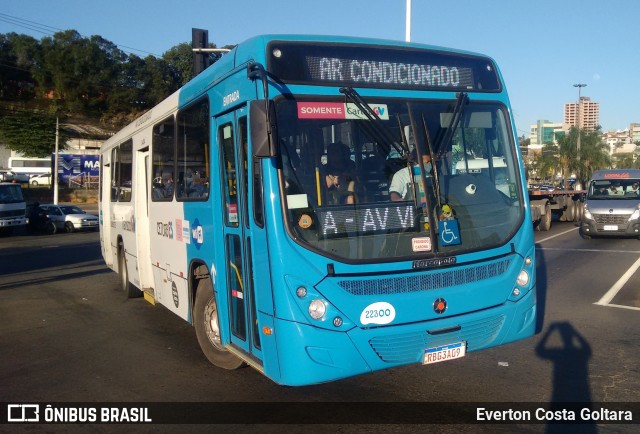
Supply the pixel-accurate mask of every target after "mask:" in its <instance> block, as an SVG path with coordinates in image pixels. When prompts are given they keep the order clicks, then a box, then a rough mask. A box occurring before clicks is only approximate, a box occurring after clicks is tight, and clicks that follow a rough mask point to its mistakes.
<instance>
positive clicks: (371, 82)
mask: <svg viewBox="0 0 640 434" xmlns="http://www.w3.org/2000/svg"><path fill="white" fill-rule="evenodd" d="M268 65H269V66H268V69H269V70H270V72H273V74H274V75H275V76H277V77H278V78H279V79H281V80H283V81H285V82H289V83H309V84H320V85H322V84H324V85H336V86H353V87H382V88H398V89H413V90H453V91H458V90H461V91H481V92H494V91H498V90H500V85H499V81H498V76H497V72H496V69H495V66H494V65H493V63H492V61H491V60H490V59H488V58H483V57H480V56H472V55H466V54H464V55H463V54H454V53H442V52H439V51H435V50H416V49H407V48H398V47H386V46H381V47H379V48H371V47H366V48H365V47H357V46H350V45H322V44H320V45H317V44H313V45H311V44H305V43H293V42H287V43H275V42H274V43H272V44H271V56H270V57H269V64H268Z"/></svg>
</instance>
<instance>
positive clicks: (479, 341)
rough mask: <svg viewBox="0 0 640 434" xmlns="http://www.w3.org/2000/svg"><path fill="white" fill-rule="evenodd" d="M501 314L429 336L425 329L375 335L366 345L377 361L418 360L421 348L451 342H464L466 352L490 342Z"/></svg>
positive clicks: (421, 352)
mask: <svg viewBox="0 0 640 434" xmlns="http://www.w3.org/2000/svg"><path fill="white" fill-rule="evenodd" d="M504 320H505V316H504V315H496V316H492V317H489V318H483V319H481V320H477V321H471V322H468V323H463V324H461V326H462V328H461V329H460V330H458V331H456V332H451V333H445V334H442V335H430V334H429V333H428V332H427V331H426V330H424V331H419V332H414V333H407V334H402V335H392V336H381V337H375V338H373V339H371V340H370V341H369V345H371V348H372V349H373V351H375V352H376V354H377V355H378V357H380V360H382V361H383V362H388V363H414V362H420V361H422V357H423V354H424V350H425V349H427V348H433V347H437V346H440V345H447V344H451V343H454V342H462V341H466V342H467V351H473V350H476V349H480V348H482V347H484V346H485V345H488V344H490V343H491V342H492V341H493V340H494V339H495V337H496V336H497V335H498V333H499V332H500V329H501V328H502V326H503V324H504Z"/></svg>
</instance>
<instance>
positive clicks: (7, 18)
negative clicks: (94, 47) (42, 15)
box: [0, 13, 162, 57]
mask: <svg viewBox="0 0 640 434" xmlns="http://www.w3.org/2000/svg"><path fill="white" fill-rule="evenodd" d="M0 21H4V22H5V23H9V24H13V25H16V26H18V27H23V28H25V29H29V30H32V31H34V32H38V33H42V34H45V35H49V36H52V35H53V34H54V33H56V32H63V31H64V30H62V29H59V28H57V27H51V26H49V25H46V24H42V23H37V22H35V21H30V20H25V19H24V18H19V17H14V16H12V15H7V14H3V13H0ZM80 36H82V37H85V38H86V36H84V35H80ZM111 42H112V41H111ZM113 43H114V44H115V45H116V46H118V47H120V49H121V50H122V51H124V52H125V53H128V54H135V53H133V52H132V51H129V50H133V51H137V52H140V53H145V54H150V55H152V56H155V57H162V56H160V55H158V54H156V53H152V52H150V51H145V50H140V49H138V48H134V47H128V46H126V45H122V44H118V43H116V42H113ZM123 48H126V49H127V50H124V49H123Z"/></svg>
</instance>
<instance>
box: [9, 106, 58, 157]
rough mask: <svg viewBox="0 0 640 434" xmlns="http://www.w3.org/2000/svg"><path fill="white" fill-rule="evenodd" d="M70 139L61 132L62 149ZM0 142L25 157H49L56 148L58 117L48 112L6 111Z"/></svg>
mask: <svg viewBox="0 0 640 434" xmlns="http://www.w3.org/2000/svg"><path fill="white" fill-rule="evenodd" d="M67 140H68V137H67V135H66V134H64V132H62V131H61V132H60V137H59V143H60V149H63V148H64V144H65V143H66V141H67ZM0 141H2V142H4V143H6V144H7V146H8V147H9V149H12V150H14V151H17V152H20V153H21V154H23V155H24V156H25V157H48V156H50V155H51V153H52V152H53V150H54V148H55V141H56V117H55V115H53V114H50V113H46V112H34V111H26V110H20V111H13V112H9V111H4V110H3V112H2V116H0Z"/></svg>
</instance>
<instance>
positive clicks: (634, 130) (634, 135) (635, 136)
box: [629, 124, 640, 143]
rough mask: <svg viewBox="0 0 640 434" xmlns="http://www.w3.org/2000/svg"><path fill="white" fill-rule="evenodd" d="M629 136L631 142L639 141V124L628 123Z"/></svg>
mask: <svg viewBox="0 0 640 434" xmlns="http://www.w3.org/2000/svg"><path fill="white" fill-rule="evenodd" d="M629 137H630V138H631V143H640V124H631V125H629Z"/></svg>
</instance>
